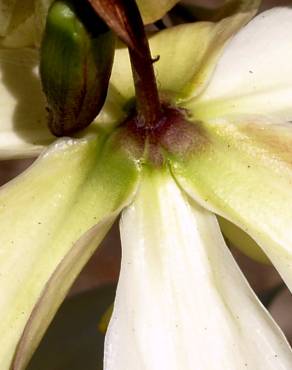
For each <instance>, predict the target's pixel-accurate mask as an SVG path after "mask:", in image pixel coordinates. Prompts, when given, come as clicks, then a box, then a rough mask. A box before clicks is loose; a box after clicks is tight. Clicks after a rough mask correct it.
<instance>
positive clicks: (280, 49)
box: [0, 1, 292, 370]
mask: <svg viewBox="0 0 292 370" xmlns="http://www.w3.org/2000/svg"><path fill="white" fill-rule="evenodd" d="M11 3H13V2H12V1H11ZM14 3H15V2H14ZM36 3H37V4H38V5H39V4H44V3H45V1H43V2H41V1H39V2H36ZM153 3H155V2H153ZM166 3H167V2H165V4H166ZM170 3H171V2H169V3H168V6H170V5H169V4H170ZM173 3H175V1H173V2H172V4H173ZM241 3H242V4H243V5H242V6H241V7H240V6H239V7H238V9H237V10H238V12H237V13H235V14H234V15H231V16H230V17H227V18H224V19H222V20H221V21H218V22H217V23H212V22H202V23H201V22H199V23H195V24H188V25H180V26H177V27H173V28H170V29H167V30H165V31H162V32H159V33H157V34H154V35H153V36H151V37H150V40H149V42H150V47H151V51H152V55H153V56H157V55H159V56H160V59H159V60H158V61H157V62H156V63H155V65H154V67H155V72H156V78H157V82H158V86H159V92H160V96H161V99H162V100H163V101H164V102H165V106H167V110H168V109H169V111H168V112H170V113H169V114H170V116H171V119H170V120H169V121H168V123H167V124H166V125H164V124H163V125H162V126H161V130H160V131H159V134H157V135H156V136H155V139H153V138H152V137H151V134H150V135H149V136H147V135H146V138H145V137H143V136H140V134H139V130H138V129H137V127H134V129H132V128H131V127H130V126H129V125H123V122H126V121H127V117H128V116H129V114H130V111H131V110H130V109H131V107H132V106H133V99H134V96H135V91H134V84H133V78H132V72H131V66H130V61H129V57H128V52H127V49H126V48H124V47H119V48H118V49H117V50H116V55H115V61H114V67H113V72H112V77H111V80H110V86H109V91H108V96H107V100H106V103H105V105H104V107H103V110H102V111H101V113H100V114H99V116H98V117H97V119H96V120H95V122H94V123H93V124H92V125H91V126H90V127H89V128H88V129H87V130H85V131H84V132H82V133H81V134H80V135H79V136H78V137H74V138H61V139H58V140H57V141H55V142H54V140H55V139H54V137H53V136H52V135H51V134H50V132H49V130H48V129H47V125H46V119H47V115H46V110H45V108H46V102H45V99H44V96H43V94H42V89H41V83H40V80H39V77H38V72H37V66H38V58H39V57H38V51H37V49H36V48H35V47H29V48H28V47H27V46H32V44H33V43H34V40H33V38H32V36H33V37H35V36H36V35H37V31H34V32H32V29H34V30H35V24H36V23H35V20H36V19H38V17H39V19H43V16H42V15H41V14H42V13H41V12H40V11H36V12H35V13H32V12H28V15H27V17H24V19H23V20H22V21H23V22H18V26H17V27H18V28H17V27H14V28H13V27H12V26H11V27H12V28H13V29H12V30H10V31H9V29H8V28H9V27H8V26H7V27H8V28H7V27H6V29H5V30H4V31H3V30H2V35H3V39H2V41H1V43H2V45H3V47H2V48H1V49H0V74H1V84H0V156H1V158H2V159H7V158H21V157H30V156H34V155H36V154H40V156H39V158H38V160H37V161H36V162H35V163H34V164H33V165H32V166H31V167H30V168H29V169H28V170H26V171H25V172H24V173H23V174H21V175H20V176H18V177H17V178H16V179H14V180H13V181H11V182H9V183H8V184H6V185H5V186H3V187H2V188H1V190H0V210H1V212H0V230H1V234H0V292H1V294H0V316H1V323H0V332H1V335H0V363H1V370H8V369H14V370H20V369H25V367H26V365H27V363H28V361H29V359H30V357H31V355H32V353H33V352H34V350H35V349H36V347H37V345H38V343H39V341H40V339H41V337H42V335H43V334H44V332H45V330H46V328H47V326H48V324H49V323H50V321H51V320H52V318H53V316H54V314H55V312H56V310H57V309H58V307H59V305H60V303H61V302H62V300H63V299H64V297H65V296H66V293H67V292H68V289H69V288H70V286H71V284H72V283H73V281H74V279H75V278H76V277H77V275H78V274H79V272H80V270H81V269H82V267H83V266H84V265H85V263H86V262H87V261H88V259H89V258H90V256H91V255H92V254H93V252H94V251H95V249H96V247H97V245H98V244H99V242H100V241H101V240H102V238H103V237H104V236H105V234H106V233H107V232H108V230H109V229H110V227H111V225H112V224H113V222H114V220H115V219H116V218H117V217H118V216H119V214H120V213H121V221H120V229H121V241H122V263H121V272H120V278H119V283H118V288H117V294H116V299H115V305H114V311H113V315H112V319H111V322H110V325H109V329H108V333H107V335H106V341H105V363H104V369H105V370H119V369H121V370H125V369H127V370H131V369H133V370H142V369H143V370H144V369H145V370H146V369H147V370H162V369H168V370H181V369H184V370H187V369H190V370H194V369H200V370H206V369H216V370H217V369H219V368H220V369H224V370H229V369H230V370H239V369H252V370H255V369H256V370H260V369H263V370H269V369H273V370H276V369H277V370H279V369H287V370H288V369H291V366H292V355H291V349H290V347H289V345H288V343H287V341H286V339H285V337H284V336H283V334H282V333H281V331H280V330H279V328H278V327H277V325H276V324H275V323H274V321H273V319H272V318H271V317H270V316H269V314H268V313H267V311H266V310H265V308H264V307H263V306H262V305H261V303H260V302H259V300H258V299H257V297H256V296H255V294H254V293H253V292H252V290H251V288H250V287H249V285H248V283H247V281H246V280H245V278H244V276H243V275H242V273H241V272H240V270H239V268H238V267H237V265H236V263H235V262H234V260H233V257H232V256H231V254H230V252H229V250H228V248H227V246H226V245H225V242H224V239H223V236H222V234H221V231H220V228H219V226H218V222H217V219H216V216H215V214H217V215H221V216H223V217H224V218H226V219H228V220H229V221H231V222H232V223H234V224H236V225H237V226H239V227H240V228H241V229H242V230H244V231H245V232H246V233H247V234H249V235H250V236H251V237H252V238H253V239H254V240H255V241H256V242H257V243H258V244H259V245H260V247H261V248H262V249H263V251H264V252H265V254H266V255H267V256H268V257H269V259H270V260H271V262H272V263H273V264H274V266H275V267H276V268H277V270H278V271H279V273H280V274H281V276H282V277H283V279H284V281H285V282H286V283H287V286H288V287H289V288H290V289H291V287H292V217H291V216H292V211H291V209H292V167H291V158H292V150H291V147H292V129H291V127H290V121H291V119H292V63H291V61H292V38H291V35H292V9H291V8H289V7H282V8H275V9H272V10H270V11H267V12H265V13H262V14H260V15H258V16H257V17H256V18H254V19H253V20H251V21H250V22H249V20H250V19H251V18H252V16H253V15H254V9H255V8H256V6H257V1H255V2H252V1H250V2H241ZM36 9H38V8H36ZM165 10H166V8H164V10H163V11H165ZM44 13H45V12H44ZM9 14H10V13H9ZM6 16H7V14H6ZM160 16H161V14H159V15H158V18H159V17H160ZM17 19H18V18H17ZM248 22H249V23H248ZM246 23H248V24H247V25H245V24H246ZM27 24H29V26H28V25H27ZM37 24H38V25H39V28H38V27H37V28H36V29H39V30H40V29H42V26H40V24H41V22H39V23H37ZM244 25H245V26H244ZM243 26H244V27H243ZM19 27H24V28H23V29H26V30H27V33H25V32H24V31H21V28H19ZM26 27H28V28H26ZM242 27H243V28H242ZM23 29H22V30H23ZM39 32H40V31H39ZM37 38H39V39H40V37H39V36H37ZM36 44H39V42H36ZM24 46H25V47H24ZM137 130H138V131H137ZM47 146H48V148H46V147H47ZM76 340H78V338H76Z"/></svg>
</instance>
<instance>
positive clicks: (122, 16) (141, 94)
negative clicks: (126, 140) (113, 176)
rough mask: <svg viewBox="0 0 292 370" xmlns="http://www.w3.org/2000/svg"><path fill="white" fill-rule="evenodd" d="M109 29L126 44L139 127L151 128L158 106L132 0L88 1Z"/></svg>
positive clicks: (149, 60)
mask: <svg viewBox="0 0 292 370" xmlns="http://www.w3.org/2000/svg"><path fill="white" fill-rule="evenodd" d="M88 1H89V2H90V3H91V5H92V6H93V8H94V9H95V11H96V12H97V13H98V14H99V16H100V17H101V18H103V20H104V21H105V22H106V23H107V24H108V26H109V27H110V28H112V30H113V31H114V32H115V33H116V34H117V35H118V36H119V37H120V38H121V39H122V40H123V41H124V42H125V43H126V44H127V46H128V48H129V54H130V59H131V65H132V71H133V78H134V84H135V91H136V101H137V105H136V109H137V113H138V118H139V122H138V123H139V125H140V127H144V128H145V129H148V130H151V129H154V128H155V127H156V125H157V123H158V122H159V119H160V118H161V114H162V109H161V105H160V101H159V95H158V89H157V85H156V79H155V74H154V69H153V60H152V58H151V53H150V49H149V44H148V40H147V37H146V33H145V29H144V25H143V21H142V18H141V15H140V12H139V9H138V6H137V4H136V1H135V0H88Z"/></svg>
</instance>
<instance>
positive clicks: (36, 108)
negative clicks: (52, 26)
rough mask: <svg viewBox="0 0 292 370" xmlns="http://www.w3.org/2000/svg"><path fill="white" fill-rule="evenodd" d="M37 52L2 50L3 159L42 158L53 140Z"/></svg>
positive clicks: (0, 133)
mask: <svg viewBox="0 0 292 370" xmlns="http://www.w3.org/2000/svg"><path fill="white" fill-rule="evenodd" d="M37 64H38V57H37V52H36V51H34V50H31V49H0V78H1V84H0V158H1V159H5V158H18V157H29V156H34V155H37V154H39V153H40V152H41V151H42V149H43V148H44V146H45V145H47V144H48V143H50V142H52V140H53V136H52V135H51V134H50V132H49V130H48V128H47V126H46V119H47V117H46V116H47V114H46V110H45V100H44V97H43V95H42V91H41V85H40V81H39V77H38V75H37Z"/></svg>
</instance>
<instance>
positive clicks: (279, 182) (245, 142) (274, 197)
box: [172, 117, 292, 290]
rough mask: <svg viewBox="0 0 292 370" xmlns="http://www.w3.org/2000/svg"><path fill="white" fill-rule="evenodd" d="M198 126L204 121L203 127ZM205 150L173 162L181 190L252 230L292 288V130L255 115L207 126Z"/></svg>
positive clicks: (287, 126) (256, 239) (289, 127)
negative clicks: (233, 121) (242, 119)
mask: <svg viewBox="0 0 292 370" xmlns="http://www.w3.org/2000/svg"><path fill="white" fill-rule="evenodd" d="M197 124H198V123H197ZM201 133H202V135H204V137H205V146H204V147H203V148H201V150H198V151H197V152H196V150H195V148H194V151H193V152H192V153H191V154H190V156H189V157H188V158H184V159H183V160H182V159H179V158H178V159H177V160H174V161H173V163H172V171H173V173H174V175H175V177H176V179H177V180H178V182H179V183H180V184H181V186H182V187H183V188H184V189H185V190H186V191H187V192H188V193H189V194H190V195H191V196H193V197H194V198H195V199H197V200H198V201H199V202H200V203H201V204H202V205H204V206H205V207H207V208H209V209H210V210H213V211H215V212H217V213H218V214H220V215H222V216H223V217H225V218H226V219H228V220H230V221H231V222H233V223H234V224H236V225H237V226H239V227H240V228H242V229H243V230H244V231H245V232H247V233H248V234H249V235H250V236H251V237H252V238H253V239H254V240H255V241H256V242H257V243H258V244H259V245H260V246H261V247H262V249H263V250H264V252H265V253H266V255H267V256H268V257H269V259H270V260H271V261H272V263H273V264H274V265H275V267H276V268H277V270H278V271H279V273H280V274H281V275H282V277H283V279H284V280H285V281H286V283H287V285H288V286H289V288H290V290H292V151H291V148H292V130H291V125H290V123H287V124H280V123H278V122H277V123H276V124H272V123H271V122H268V123H267V122H266V121H265V120H262V121H259V120H256V119H255V118H254V117H251V118H250V120H247V118H246V120H245V123H244V124H243V123H242V122H240V123H239V122H236V123H228V121H224V120H221V121H217V122H215V123H213V124H209V125H207V124H205V125H203V126H201Z"/></svg>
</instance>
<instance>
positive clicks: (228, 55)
mask: <svg viewBox="0 0 292 370" xmlns="http://www.w3.org/2000/svg"><path fill="white" fill-rule="evenodd" d="M291 34H292V8H291V7H282V8H275V9H271V10H269V11H266V12H264V13H261V14H260V15H258V16H257V17H256V18H255V19H254V20H252V21H251V22H250V23H249V24H248V25H247V26H246V27H244V28H243V29H242V30H241V31H240V32H239V33H238V34H237V35H236V36H235V37H234V38H233V39H232V41H231V42H230V43H229V44H228V46H227V47H226V49H225V51H224V53H223V55H222V57H221V58H220V60H219V62H218V64H217V67H216V70H215V73H214V75H213V77H212V79H211V81H210V84H209V85H208V87H207V89H206V90H205V91H204V93H203V94H202V95H201V96H200V97H199V99H198V101H193V102H192V104H191V106H192V109H193V111H194V114H195V115H196V117H197V118H198V119H203V120H206V119H209V118H218V117H222V116H226V115H233V116H236V115H238V114H262V115H270V116H272V117H273V118H274V119H282V120H287V121H289V120H291V119H292V104H291V101H292V62H291V61H292V39H291Z"/></svg>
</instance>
